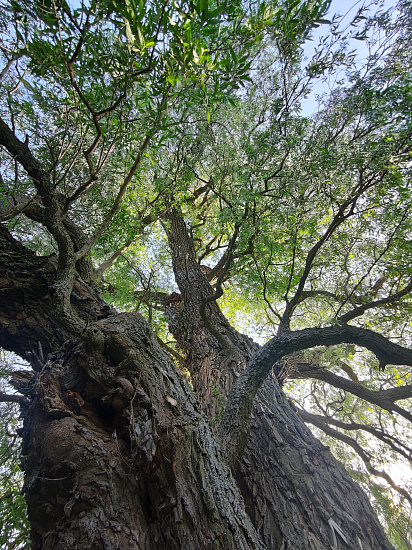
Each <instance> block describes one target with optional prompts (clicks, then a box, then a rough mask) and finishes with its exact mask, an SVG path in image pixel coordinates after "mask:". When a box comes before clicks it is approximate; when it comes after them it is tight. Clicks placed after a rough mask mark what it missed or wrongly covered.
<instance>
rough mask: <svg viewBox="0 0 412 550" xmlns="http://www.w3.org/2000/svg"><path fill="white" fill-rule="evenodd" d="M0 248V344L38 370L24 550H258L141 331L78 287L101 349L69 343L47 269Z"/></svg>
mask: <svg viewBox="0 0 412 550" xmlns="http://www.w3.org/2000/svg"><path fill="white" fill-rule="evenodd" d="M0 239H1V245H2V246H1V247H0V250H1V255H2V260H3V261H2V262H1V266H0V284H1V287H0V288H1V290H2V294H3V295H4V297H5V299H4V300H3V301H2V302H1V304H2V305H1V306H0V323H1V325H0V342H1V344H2V345H3V346H4V347H5V348H6V349H9V350H11V351H14V352H16V353H19V354H20V355H22V356H26V355H27V353H28V352H29V353H32V356H31V357H32V358H34V357H36V359H35V360H33V363H34V365H35V368H36V370H37V371H40V372H39V373H38V375H37V376H36V377H35V379H34V381H33V383H31V384H26V386H25V387H22V386H20V390H21V391H22V392H23V393H24V394H25V395H26V396H28V397H29V398H30V399H29V401H28V402H26V401H25V402H24V404H23V414H24V429H23V434H22V435H23V446H22V456H23V459H22V464H23V469H24V472H25V484H24V492H25V495H26V500H27V504H28V514H29V520H30V523H31V528H32V531H31V536H32V541H33V543H32V548H33V549H35V550H37V549H39V550H40V549H42V550H48V549H50V550H51V549H53V550H55V549H56V548H58V549H59V550H64V549H73V548H76V549H78V550H81V549H89V550H90V549H96V550H101V549H102V548H105V549H106V550H110V549H113V550H114V549H122V550H123V549H153V550H154V549H156V550H157V549H168V550H169V549H174V548H185V549H191V548H193V549H195V550H197V549H199V548H210V549H215V548H216V549H218V548H221V549H222V550H223V549H229V548H233V549H238V548H242V549H250V548H256V549H258V548H264V546H263V544H262V543H261V542H260V541H259V538H258V536H257V534H256V532H255V530H254V528H253V526H252V524H251V522H250V519H249V518H248V516H247V515H246V513H245V510H244V504H243V500H242V498H241V495H240V493H239V491H238V489H237V487H236V484H235V482H234V480H233V478H232V475H231V473H230V470H229V468H228V466H227V465H226V464H225V462H224V460H223V457H222V454H221V451H220V449H219V445H218V443H217V442H216V440H215V438H214V436H213V434H212V432H211V429H210V427H209V424H208V422H207V421H206V419H205V417H204V415H203V414H202V413H201V412H200V411H199V409H198V406H197V404H196V401H195V400H194V398H193V396H192V394H191V390H190V388H189V387H188V385H187V384H186V382H185V381H184V379H183V378H182V376H181V375H180V373H179V372H178V371H177V369H176V367H175V366H174V364H173V362H172V361H171V359H170V358H169V357H168V356H167V355H166V353H165V352H164V351H163V350H162V349H161V348H160V347H159V345H158V343H157V341H156V339H155V337H154V335H153V332H152V330H151V329H150V327H149V325H148V324H147V323H146V321H145V320H144V319H143V318H142V317H141V316H140V315H139V314H116V313H115V312H113V311H112V310H111V309H110V308H109V307H106V312H105V313H103V312H102V307H101V301H99V300H97V298H96V295H95V293H93V291H92V290H91V289H90V288H89V287H88V286H86V285H85V284H84V283H82V281H80V280H78V281H77V282H76V288H77V290H78V293H79V296H81V298H82V299H81V300H80V299H78V300H75V299H74V303H75V305H76V308H77V313H78V314H79V315H82V316H85V315H87V316H88V317H89V318H90V323H94V325H95V327H96V330H99V331H101V332H102V333H103V335H104V342H103V343H102V347H101V348H100V349H94V348H93V347H89V346H88V342H80V341H79V340H78V339H70V337H69V335H67V334H65V333H64V331H60V330H59V324H58V319H53V318H52V317H50V312H49V310H48V308H47V307H46V306H47V287H48V284H50V282H51V281H52V275H53V259H51V260H49V261H47V260H44V259H43V260H39V259H38V258H36V257H35V255H34V254H33V253H31V252H29V251H27V250H26V249H24V248H23V247H21V246H19V245H18V244H17V243H15V242H14V241H13V239H12V238H11V237H10V235H9V234H8V233H7V232H6V231H4V230H1V233H0ZM19 274H20V276H19ZM3 306H4V307H3ZM16 312H17V313H16ZM35 321H36V322H37V325H36V323H35ZM32 326H33V327H35V330H34V328H33V330H32V329H31V328H30V327H32ZM53 328H55V331H53V330H52V329H53ZM22 332H24V337H21V336H20V335H21V333H22ZM54 333H55V335H54ZM38 342H40V343H41V347H42V349H43V353H44V354H45V355H47V357H46V361H45V362H44V365H41V361H42V360H41V358H40V357H39V354H38V353H37V354H36V356H35V352H37V350H38ZM40 355H41V354H40Z"/></svg>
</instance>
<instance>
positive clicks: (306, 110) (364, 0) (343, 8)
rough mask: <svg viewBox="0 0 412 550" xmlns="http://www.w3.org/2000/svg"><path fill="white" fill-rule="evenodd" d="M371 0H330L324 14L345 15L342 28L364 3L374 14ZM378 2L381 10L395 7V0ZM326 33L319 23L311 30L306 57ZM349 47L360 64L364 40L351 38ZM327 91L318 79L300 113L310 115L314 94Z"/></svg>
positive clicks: (329, 16) (312, 110)
mask: <svg viewBox="0 0 412 550" xmlns="http://www.w3.org/2000/svg"><path fill="white" fill-rule="evenodd" d="M372 2H373V0H369V1H368V0H332V3H331V6H330V9H329V11H328V14H327V15H326V19H331V18H332V17H333V15H334V14H335V13H338V14H339V15H344V16H345V17H344V19H343V20H342V28H344V26H345V24H346V25H347V24H348V23H350V21H351V20H352V19H353V17H354V16H355V15H356V13H357V11H358V10H359V9H360V8H361V7H362V6H364V5H370V9H369V10H368V12H367V14H368V15H372V14H374V13H375V12H376V11H377V9H378V6H377V5H376V4H375V5H373V4H372ZM376 2H379V0H376ZM380 3H381V6H379V7H380V8H381V9H383V10H387V9H389V8H392V7H395V5H396V2H395V1H394V0H381V2H380ZM326 34H328V25H321V26H320V27H319V28H317V29H316V30H315V31H314V32H313V35H312V38H313V39H312V40H311V41H308V42H307V43H306V45H305V48H304V53H305V56H306V57H308V58H310V56H311V55H312V54H313V52H314V49H315V47H316V45H317V43H318V40H319V38H320V37H322V36H325V35H326ZM349 49H350V50H355V51H356V60H355V62H357V63H359V64H361V63H362V62H363V61H364V60H365V59H366V57H367V53H368V48H367V43H366V41H359V40H351V41H350V42H349ZM328 91H330V90H329V87H328V84H327V83H325V82H322V81H319V82H318V83H317V84H316V85H315V86H314V88H313V92H312V93H311V94H310V95H309V97H308V98H307V99H306V100H304V101H303V102H302V114H303V115H305V116H310V115H311V114H312V113H313V112H314V111H316V107H317V100H316V96H317V95H321V94H323V93H325V92H328Z"/></svg>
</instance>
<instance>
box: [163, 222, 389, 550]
mask: <svg viewBox="0 0 412 550" xmlns="http://www.w3.org/2000/svg"><path fill="white" fill-rule="evenodd" d="M171 225H172V230H171V231H169V232H168V237H169V243H170V249H171V251H172V257H173V265H174V270H175V274H176V280H177V282H178V285H179V288H180V290H181V293H182V298H183V299H182V301H181V302H180V303H179V306H178V308H176V307H175V309H174V313H173V314H172V315H169V318H171V319H172V323H171V324H170V326H171V329H172V330H173V333H174V335H175V337H176V339H177V341H178V343H179V345H180V347H181V349H182V351H183V353H184V355H185V358H186V364H187V365H188V366H189V369H190V372H191V375H192V378H193V385H194V387H195V388H196V391H197V394H198V395H199V397H200V399H201V402H202V403H203V405H204V409H205V410H206V412H207V413H208V414H209V415H210V416H211V419H212V422H213V423H214V424H216V423H218V422H219V421H220V420H221V416H220V415H219V412H221V409H220V408H219V404H223V405H225V404H226V398H227V396H228V395H229V392H230V390H231V388H232V386H233V384H234V382H235V381H236V380H237V379H238V378H241V375H240V373H241V372H244V371H245V366H246V365H250V363H253V360H254V359H258V358H259V357H260V355H261V354H262V352H263V354H265V353H266V351H267V350H263V351H262V350H259V347H258V346H257V345H256V344H254V343H253V342H252V341H251V340H250V339H249V338H247V337H245V336H243V335H241V334H239V333H237V332H236V331H234V330H233V328H232V327H230V326H229V323H228V322H227V320H226V319H225V318H224V316H223V315H222V314H221V313H220V312H219V311H218V306H217V304H216V303H212V304H209V309H208V314H209V320H210V322H211V323H213V326H214V329H215V330H216V331H218V332H220V334H224V335H225V336H226V337H227V338H228V339H229V340H230V343H231V345H230V346H228V347H225V346H224V344H222V342H220V341H218V340H217V339H216V338H215V337H214V336H213V334H211V333H210V331H209V330H208V328H207V326H205V324H204V323H203V322H202V319H201V318H200V315H199V310H198V308H199V304H200V303H201V300H202V297H204V296H207V295H210V294H212V293H213V289H211V288H210V287H207V282H206V280H205V278H204V275H203V274H202V272H201V269H200V268H199V266H198V265H197V262H196V259H195V255H194V251H193V248H192V246H191V244H190V239H189V238H188V234H187V232H186V231H185V227H184V222H183V220H182V219H181V218H180V219H176V218H172V220H171ZM198 288H200V289H201V292H202V293H203V295H200V296H199V294H198V295H197V297H196V296H195V290H196V289H198ZM196 300H197V302H196ZM196 307H197V309H196ZM302 345H303V344H302ZM287 346H288V344H287V345H286V348H287ZM305 346H306V347H310V345H308V343H307V342H306V343H305ZM290 348H291V349H290V351H289V352H292V351H295V348H296V345H295V344H293V345H291V346H290ZM270 351H272V350H270ZM287 352H288V348H287V349H285V350H283V352H282V353H280V354H279V356H278V357H275V358H274V359H273V356H271V359H270V360H271V365H270V366H272V365H273V364H274V363H275V362H276V360H277V359H278V358H280V357H282V356H284V355H285V354H287ZM266 375H267V373H266ZM252 385H253V384H252ZM258 387H259V386H257V388H258ZM212 388H214V391H213V392H212V391H211V390H212ZM231 397H233V395H232V394H231ZM254 397H255V394H253V397H252V399H251V403H252V402H253V408H252V414H251V424H250V435H249V440H248V444H247V447H246V449H245V452H244V454H243V457H242V459H241V461H240V464H239V466H238V468H237V470H236V479H237V482H238V486H239V487H240V489H241V491H242V494H243V497H244V499H245V503H246V509H247V512H248V514H249V516H250V517H251V519H252V521H253V523H254V525H255V527H256V529H257V531H258V533H259V535H260V536H261V538H262V540H263V542H264V544H265V546H266V547H267V548H271V549H274V550H276V549H282V550H285V549H294V550H307V549H313V550H323V549H325V550H326V549H327V548H331V547H335V548H350V549H354V550H355V549H356V550H359V549H360V548H362V549H363V550H366V549H369V550H377V549H382V550H386V549H388V550H389V549H392V548H393V547H392V546H391V544H390V543H389V542H388V540H387V538H386V536H385V534H384V533H383V530H382V528H381V526H380V524H379V522H378V520H377V518H376V516H375V515H374V512H373V510H372V507H371V505H370V503H369V501H368V499H367V497H366V495H365V494H364V493H363V492H362V491H361V489H360V488H359V486H358V485H357V484H356V483H355V482H354V481H353V480H352V478H351V477H350V476H349V474H348V473H347V472H346V470H345V469H344V468H343V466H342V465H341V464H340V463H338V461H337V460H336V459H335V458H334V457H333V455H332V454H331V453H330V451H329V449H328V448H326V447H324V446H323V445H322V444H321V443H320V442H319V441H318V440H317V439H316V438H315V437H314V436H313V435H312V433H311V432H310V431H309V429H308V428H307V427H306V425H305V424H304V422H303V421H302V420H301V419H300V418H299V417H298V415H297V414H296V412H295V410H294V408H293V407H292V405H291V404H290V403H289V402H287V400H286V398H285V396H284V394H283V392H282V390H281V388H280V387H279V384H278V383H277V381H276V379H275V377H274V376H269V377H268V378H267V379H266V381H265V383H264V384H263V386H262V387H261V388H260V390H258V393H257V396H256V399H254V400H253V398H254ZM239 413H241V411H240V409H239V408H238V409H236V408H235V407H233V408H232V415H233V418H236V419H237V422H238V423H239V424H242V426H245V425H246V426H249V423H248V422H247V420H248V418H247V414H246V415H245V418H243V419H242V418H241V419H239ZM245 422H246V424H245ZM232 435H233V434H231V436H232ZM235 437H236V434H235ZM223 444H225V441H223ZM339 529H340V530H341V534H339V532H338V531H339ZM342 535H343V536H342Z"/></svg>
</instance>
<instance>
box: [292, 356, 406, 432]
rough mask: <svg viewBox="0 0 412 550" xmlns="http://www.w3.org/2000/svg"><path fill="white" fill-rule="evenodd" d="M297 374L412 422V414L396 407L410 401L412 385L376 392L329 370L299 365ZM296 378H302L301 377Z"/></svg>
mask: <svg viewBox="0 0 412 550" xmlns="http://www.w3.org/2000/svg"><path fill="white" fill-rule="evenodd" d="M295 372H298V373H299V374H301V375H302V376H301V378H314V379H316V380H322V382H326V383H327V384H330V385H331V386H334V387H335V388H340V389H341V390H343V391H347V392H349V393H351V394H352V395H356V396H357V397H360V398H361V399H364V400H365V401H368V402H369V403H373V404H374V405H378V406H379V407H381V408H382V409H385V410H386V411H388V412H396V413H398V414H399V415H400V416H403V417H404V418H406V420H409V421H410V422H412V414H411V413H409V412H408V411H405V410H404V409H402V408H401V407H399V406H398V405H395V404H394V402H395V401H399V400H401V399H408V398H409V397H412V385H405V386H398V387H397V388H390V389H388V390H381V391H375V390H370V389H369V388H366V387H365V386H363V385H362V384H357V383H356V382H354V381H353V380H348V379H347V378H343V377H342V376H339V375H337V374H335V373H333V372H331V371H329V370H327V369H324V368H319V367H312V366H310V365H299V366H298V367H297V369H296V371H295ZM299 374H298V376H295V377H296V378H300V376H299ZM289 377H290V378H293V377H294V372H292V373H291V374H290V375H289Z"/></svg>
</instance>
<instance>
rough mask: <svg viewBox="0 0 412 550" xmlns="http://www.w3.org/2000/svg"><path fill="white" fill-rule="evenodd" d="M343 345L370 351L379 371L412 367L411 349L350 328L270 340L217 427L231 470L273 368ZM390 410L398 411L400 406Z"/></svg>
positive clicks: (243, 377)
mask: <svg viewBox="0 0 412 550" xmlns="http://www.w3.org/2000/svg"><path fill="white" fill-rule="evenodd" d="M344 343H346V344H356V345H359V346H362V347H364V348H367V349H369V350H370V351H372V352H373V353H374V354H375V355H376V356H377V358H378V359H379V366H380V368H384V367H385V365H387V364H396V365H409V366H412V350H410V349H407V348H403V347H401V346H399V345H398V344H394V343H393V342H390V341H389V340H388V339H387V338H385V337H384V336H382V335H380V334H377V333H375V332H373V331H371V330H367V329H364V328H359V327H353V326H350V325H341V326H340V325H334V326H331V327H325V328H308V329H304V330H299V331H295V332H284V333H282V334H280V335H278V336H276V337H274V338H272V339H271V340H269V342H267V343H266V344H265V345H264V346H263V347H262V348H260V350H259V351H258V352H256V353H255V355H254V356H253V357H252V359H251V361H250V362H249V363H248V364H247V366H246V368H245V369H244V370H243V372H242V374H241V375H240V376H239V378H238V379H237V381H236V383H235V384H234V386H233V388H232V390H231V392H230V394H229V398H228V401H227V405H226V409H225V413H224V416H223V420H222V423H221V426H220V437H221V441H222V445H223V447H224V449H225V452H226V456H227V460H228V463H229V464H230V466H231V467H232V468H235V467H236V465H237V463H238V461H239V460H240V458H241V456H242V454H243V450H244V448H245V445H246V443H247V439H248V434H249V428H250V414H251V410H252V405H253V401H254V399H255V396H256V393H257V391H258V390H259V388H260V387H261V385H262V384H263V382H264V380H265V379H266V377H267V376H268V374H269V373H270V372H271V370H272V367H273V366H274V365H275V364H276V363H277V362H278V361H279V360H280V359H282V357H284V356H286V355H289V354H290V353H293V352H296V351H301V350H304V349H308V348H313V347H315V346H335V345H337V344H344ZM348 382H349V381H348ZM352 383H353V382H352ZM392 407H393V410H395V411H397V412H399V409H400V407H397V406H396V405H392ZM400 411H402V409H400ZM403 412H404V413H405V411H403ZM408 414H409V413H408ZM411 418H412V415H411Z"/></svg>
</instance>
